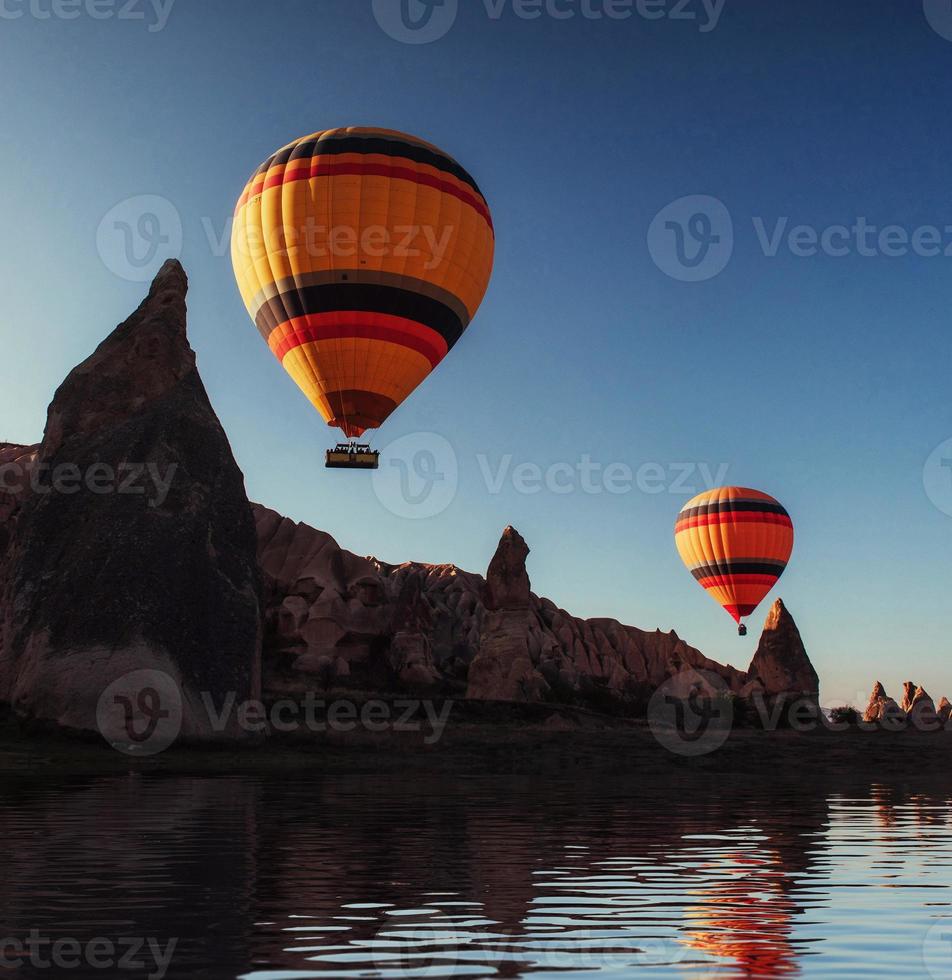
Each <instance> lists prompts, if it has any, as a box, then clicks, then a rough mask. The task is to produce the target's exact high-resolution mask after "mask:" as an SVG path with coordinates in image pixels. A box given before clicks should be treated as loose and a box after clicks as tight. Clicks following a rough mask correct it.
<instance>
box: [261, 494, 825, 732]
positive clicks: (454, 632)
mask: <svg viewBox="0 0 952 980" xmlns="http://www.w3.org/2000/svg"><path fill="white" fill-rule="evenodd" d="M255 514H256V520H257V525H258V548H259V561H260V564H261V567H262V571H263V574H264V579H265V595H266V607H267V616H266V634H265V687H266V689H268V690H274V691H278V690H280V691H285V692H287V691H303V690H306V689H308V685H310V686H313V685H315V684H317V685H324V686H327V687H353V688H356V689H360V690H366V689H371V690H389V691H394V690H396V691H399V690H417V689H421V688H427V689H437V690H442V691H443V692H445V693H451V694H453V695H455V696H460V697H463V696H465V697H469V698H473V699H476V700H492V701H496V700H501V701H523V702H528V701H552V702H561V703H569V704H578V705H581V706H587V707H592V708H597V709H606V710H620V711H622V712H624V713H632V714H640V713H643V711H644V708H645V706H646V704H647V701H648V699H649V698H650V696H651V694H652V693H653V692H654V691H655V690H656V689H657V687H658V686H659V685H661V684H662V683H665V682H667V681H669V680H670V679H671V678H677V677H681V676H684V677H688V676H690V677H693V678H696V677H698V676H701V675H699V673H698V672H704V674H705V675H714V678H712V680H715V683H716V684H717V685H718V686H719V687H721V688H722V689H724V690H727V691H733V692H734V693H736V694H743V695H744V696H750V695H751V694H754V693H760V694H762V695H764V696H765V697H766V698H767V699H771V698H774V697H776V696H777V695H779V694H781V693H784V694H786V693H790V694H797V695H800V694H806V695H808V696H809V697H812V698H815V697H816V694H817V688H818V684H817V678H816V673H815V671H813V668H812V665H811V664H810V661H809V658H808V657H807V655H806V651H805V650H804V648H803V643H802V641H801V639H800V634H799V631H798V630H797V627H796V624H795V623H794V621H793V618H792V616H791V615H790V613H789V612H788V611H787V610H786V609H785V608H784V607H783V604H782V603H778V604H777V605H775V606H774V608H773V609H772V610H771V612H770V615H769V616H768V620H767V624H766V628H765V632H764V636H763V638H762V639H761V643H760V647H759V648H758V652H757V655H756V656H755V657H754V661H753V663H752V664H751V669H750V671H748V672H742V671H738V670H736V669H734V668H732V667H726V666H724V665H722V664H718V663H716V662H714V661H712V660H709V659H708V658H706V657H705V656H704V655H703V654H701V653H700V651H698V650H696V649H695V648H693V647H691V646H689V645H688V644H686V643H685V642H684V641H683V640H681V639H680V638H679V637H678V636H677V634H676V633H674V632H671V633H662V632H660V631H655V632H646V631H643V630H639V629H636V628H635V627H631V626H624V625H622V624H621V623H619V622H617V621H615V620H608V619H595V620H582V619H578V618H576V617H574V616H571V615H570V614H569V613H567V612H565V611H564V610H561V609H559V608H557V607H556V606H555V604H554V603H552V602H550V601H549V600H548V599H544V598H540V597H539V596H537V595H535V594H534V593H533V592H532V591H531V584H530V580H529V575H528V572H527V568H526V563H527V559H528V557H529V547H528V545H527V544H526V542H525V540H524V539H523V538H522V536H521V535H520V534H519V532H518V531H516V530H515V529H513V528H507V529H506V530H505V531H504V532H503V534H502V537H501V539H500V541H499V544H498V546H497V549H496V552H495V554H494V556H493V559H492V561H491V562H490V566H489V570H488V572H487V575H486V577H485V578H484V577H482V576H479V575H475V574H473V573H470V572H465V571H463V570H461V569H459V568H456V567H455V566H453V565H426V564H421V563H416V562H409V563H407V564H404V565H388V564H385V563H383V562H379V561H377V560H375V559H373V558H359V557H357V556H356V555H353V554H351V553H349V552H347V551H345V550H343V549H341V548H340V546H339V545H338V544H337V542H336V541H335V540H334V539H333V538H332V537H331V536H330V535H328V534H325V533H324V532H322V531H318V530H315V529H314V528H311V527H308V526H307V525H305V524H296V523H294V522H293V521H290V520H288V519H286V518H283V517H281V516H280V515H279V514H277V513H275V512H274V511H270V510H268V509H267V508H264V507H261V506H259V505H255Z"/></svg>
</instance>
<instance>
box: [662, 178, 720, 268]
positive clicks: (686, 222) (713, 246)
mask: <svg viewBox="0 0 952 980" xmlns="http://www.w3.org/2000/svg"><path fill="white" fill-rule="evenodd" d="M648 251H649V252H650V253H651V258H652V259H653V260H654V264H655V265H656V266H657V267H658V268H659V269H660V270H661V271H662V272H663V273H664V274H665V275H666V276H670V277H671V278H672V279H677V280H679V281H680V282H704V281H706V280H708V279H713V278H714V277H715V276H718V275H720V274H721V273H722V272H723V271H724V269H725V268H727V263H728V262H730V260H731V256H732V255H733V254H734V222H733V220H732V219H731V215H730V212H729V211H728V210H727V208H726V207H725V206H724V204H723V202H721V201H719V200H718V199H717V198H716V197H705V196H704V195H700V194H695V195H692V196H690V197H682V198H679V199H678V200H677V201H673V202H672V203H671V204H669V205H668V206H667V207H666V208H664V209H662V210H661V211H660V212H659V213H658V214H657V216H656V217H655V219H654V221H652V222H651V227H650V228H649V229H648Z"/></svg>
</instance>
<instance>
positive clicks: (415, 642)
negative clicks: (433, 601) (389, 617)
mask: <svg viewBox="0 0 952 980" xmlns="http://www.w3.org/2000/svg"><path fill="white" fill-rule="evenodd" d="M431 628H432V615H431V613H430V608H429V606H428V605H427V604H426V602H425V600H424V599H423V590H422V587H421V583H420V578H419V576H411V577H409V578H408V579H407V580H406V582H405V584H404V586H403V589H402V590H401V592H400V596H399V598H398V600H397V604H396V611H395V613H394V618H393V630H394V633H393V640H392V641H391V643H390V654H389V661H390V666H391V667H392V668H393V671H394V673H395V675H396V678H397V683H398V684H400V685H403V686H407V687H411V688H413V687H421V686H422V687H430V686H432V685H435V684H438V683H439V680H440V677H439V672H438V671H437V669H436V667H435V665H434V663H433V658H432V656H431V652H430V639H429V631H430V629H431Z"/></svg>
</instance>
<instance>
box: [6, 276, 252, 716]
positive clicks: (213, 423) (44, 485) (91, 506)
mask: <svg viewBox="0 0 952 980" xmlns="http://www.w3.org/2000/svg"><path fill="white" fill-rule="evenodd" d="M186 291H187V279H186V276H185V273H184V271H183V269H182V268H181V266H180V265H179V264H178V263H177V262H170V263H167V264H166V265H165V266H164V267H163V268H162V270H161V272H160V273H159V275H158V276H157V278H156V280H155V282H154V283H153V285H152V288H151V290H150V292H149V295H148V298H147V299H146V300H145V301H144V302H143V303H142V305H141V306H140V307H139V309H138V310H137V311H136V313H134V314H133V315H132V316H131V317H130V318H129V319H128V320H127V321H126V322H125V323H123V324H122V325H120V326H119V327H118V328H116V330H115V331H114V332H113V333H112V334H111V335H110V336H109V337H108V338H107V339H106V340H105V341H103V343H102V344H101V345H100V346H99V348H98V349H97V350H96V352H95V353H94V354H93V355H92V356H90V357H89V358H88V359H87V360H86V361H84V362H83V363H82V364H80V365H79V366H78V367H77V368H75V369H74V370H73V371H72V372H71V373H70V375H69V376H68V377H67V379H66V380H65V381H64V382H63V384H62V385H61V386H60V388H59V390H58V391H57V392H56V395H55V397H54V399H53V402H52V404H51V405H50V409H49V414H48V419H47V424H46V431H45V434H44V437H43V442H42V443H41V445H40V446H39V447H38V449H37V450H36V451H35V456H34V458H33V461H32V466H33V467H34V476H35V477H37V481H36V482H37V486H39V488H40V489H39V490H38V491H35V490H33V489H29V490H23V491H22V492H21V493H20V494H19V501H18V503H17V505H16V514H15V520H14V521H13V525H12V530H11V531H10V532H9V541H8V542H7V549H6V561H5V563H4V564H5V571H4V572H3V574H2V579H3V588H4V597H3V601H2V603H0V612H2V618H3V622H2V629H0V637H2V641H0V700H5V701H8V702H10V703H12V704H13V706H14V707H15V709H16V710H17V711H18V712H19V713H20V714H22V715H26V716H30V717H33V718H38V719H44V720H49V721H53V722H57V723H59V724H61V725H65V726H69V727H74V728H82V729H95V727H96V724H97V721H96V711H97V701H98V699H99V697H100V694H101V693H102V692H103V691H104V689H105V688H107V686H109V685H110V684H111V683H112V682H114V681H116V680H117V678H118V677H119V676H120V675H122V674H124V673H125V672H128V671H133V670H142V669H151V670H154V671H160V672H162V673H164V674H167V675H168V676H169V677H171V678H172V680H173V681H174V682H175V684H177V685H178V686H179V688H180V689H181V692H182V696H183V700H184V702H185V705H184V718H183V731H184V733H185V734H187V735H209V734H211V720H210V719H209V718H208V714H207V712H206V711H205V710H204V709H203V708H201V707H200V706H199V700H198V699H199V693H200V692H205V691H207V692H209V693H210V694H211V695H212V696H213V697H214V698H215V699H216V700H218V701H221V700H223V699H224V697H225V696H226V695H227V694H228V693H231V692H234V693H235V694H236V695H237V697H238V698H239V699H244V698H248V697H252V696H256V695H257V693H258V688H259V683H258V679H259V653H260V614H259V608H260V596H259V586H258V582H259V579H258V572H257V567H256V561H255V531H254V523H253V520H252V515H251V509H250V506H249V504H248V500H247V497H246V496H245V490H244V481H243V478H242V474H241V472H240V470H239V469H238V467H237V465H236V464H235V461H234V458H233V456H232V454H231V450H230V447H229V445H228V440H227V439H226V437H225V434H224V432H223V431H222V428H221V425H220V423H219V421H218V419H217V417H216V416H215V413H214V411H213V410H212V407H211V405H210V404H209V401H208V396H207V394H206V392H205V389H204V386H203V385H202V382H201V379H200V378H199V375H198V371H197V369H196V366H195V354H194V352H193V351H192V349H191V347H190V346H189V343H188V338H187V335H186V308H185V295H186ZM6 509H7V510H9V502H7V508H6Z"/></svg>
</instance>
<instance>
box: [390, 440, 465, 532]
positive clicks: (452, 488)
mask: <svg viewBox="0 0 952 980" xmlns="http://www.w3.org/2000/svg"><path fill="white" fill-rule="evenodd" d="M458 486H459V463H458V461H457V459H456V453H455V452H454V451H453V447H452V446H451V445H450V444H449V442H448V441H447V440H446V439H444V438H443V436H440V435H437V434H436V433H435V432H416V433H413V434H412V435H408V436H403V437H402V438H400V439H397V440H396V441H394V442H391V443H390V445H389V446H387V448H386V449H384V450H383V452H382V453H381V454H380V468H379V469H378V470H376V471H375V472H374V475H373V488H374V493H375V494H376V495H377V499H378V500H379V501H380V503H382V504H383V506H384V507H386V509H387V510H389V511H390V513H391V514H395V515H396V516H397V517H406V518H409V519H410V520H425V519H426V518H428V517H436V516H437V515H438V514H442V513H443V511H445V510H446V509H447V507H449V506H450V504H452V503H453V501H454V500H455V499H456V491H457V488H458Z"/></svg>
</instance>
